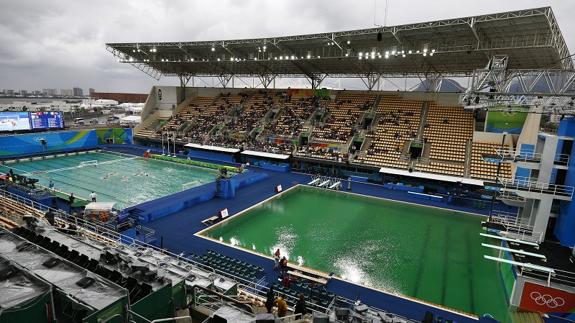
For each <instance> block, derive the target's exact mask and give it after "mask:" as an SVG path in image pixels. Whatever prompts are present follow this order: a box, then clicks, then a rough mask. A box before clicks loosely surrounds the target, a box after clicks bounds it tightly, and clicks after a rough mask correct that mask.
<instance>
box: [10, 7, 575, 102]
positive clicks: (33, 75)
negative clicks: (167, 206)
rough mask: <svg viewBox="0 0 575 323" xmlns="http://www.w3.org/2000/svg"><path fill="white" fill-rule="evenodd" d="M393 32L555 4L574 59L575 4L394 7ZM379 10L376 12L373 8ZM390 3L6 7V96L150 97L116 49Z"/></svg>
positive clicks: (320, 22)
mask: <svg viewBox="0 0 575 323" xmlns="http://www.w3.org/2000/svg"><path fill="white" fill-rule="evenodd" d="M388 4H389V5H388V13H387V25H397V24H405V23H413V22H422V21H429V20H437V19H447V18H456V17H462V16H471V15H478V14H486V13H495V12H501V11H509V10H517V9H526V8H535V7H543V6H551V7H552V8H553V10H554V12H555V16H556V18H557V20H558V21H559V25H560V27H561V29H562V31H563V36H564V38H565V39H566V41H567V44H568V45H569V48H570V50H571V52H573V51H574V50H575V19H573V16H575V1H574V0H433V1H430V0H388ZM374 8H375V9H376V10H374ZM374 12H375V20H376V22H377V23H378V24H383V23H384V16H385V14H384V13H385V0H375V2H374V0H350V1H347V0H320V1H318V0H289V1H284V0H204V1H197V0H97V1H93V0H90V1H88V0H0V89H3V88H6V89H16V90H18V89H29V90H32V89H41V88H58V89H59V88H72V87H73V86H79V87H81V88H84V89H85V90H87V88H88V87H93V88H95V89H96V90H97V91H110V92H145V93H147V92H148V91H149V88H150V86H152V85H154V84H176V83H177V82H176V80H175V79H174V78H162V79H161V80H160V81H159V82H157V81H156V80H154V79H152V78H150V77H148V76H147V75H146V74H144V73H142V72H140V71H138V70H136V69H135V68H133V67H131V66H130V65H128V64H120V63H118V62H117V60H116V59H114V58H113V56H112V55H111V54H110V53H108V52H107V51H106V49H105V45H104V44H105V43H107V42H148V41H192V40H211V39H233V38H254V37H270V36H284V35H291V34H300V33H316V32H330V31H340V30H347V29H358V28H368V27H373V23H374Z"/></svg>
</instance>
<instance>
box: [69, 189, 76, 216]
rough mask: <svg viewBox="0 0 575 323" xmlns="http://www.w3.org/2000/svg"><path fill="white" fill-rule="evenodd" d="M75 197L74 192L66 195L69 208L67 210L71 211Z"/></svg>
mask: <svg viewBox="0 0 575 323" xmlns="http://www.w3.org/2000/svg"><path fill="white" fill-rule="evenodd" d="M75 199H76V198H75V197H74V193H70V196H69V197H68V203H70V209H69V210H68V211H69V212H72V205H73V204H74V200H75Z"/></svg>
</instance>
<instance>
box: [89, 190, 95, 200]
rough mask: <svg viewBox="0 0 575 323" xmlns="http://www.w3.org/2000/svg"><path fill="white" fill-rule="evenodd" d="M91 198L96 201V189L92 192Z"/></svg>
mask: <svg viewBox="0 0 575 323" xmlns="http://www.w3.org/2000/svg"><path fill="white" fill-rule="evenodd" d="M90 199H91V200H92V202H96V193H95V192H94V191H92V193H90Z"/></svg>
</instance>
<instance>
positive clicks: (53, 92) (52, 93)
mask: <svg viewBox="0 0 575 323" xmlns="http://www.w3.org/2000/svg"><path fill="white" fill-rule="evenodd" d="M42 94H43V95H45V96H56V95H57V94H58V91H57V90H56V89H42Z"/></svg>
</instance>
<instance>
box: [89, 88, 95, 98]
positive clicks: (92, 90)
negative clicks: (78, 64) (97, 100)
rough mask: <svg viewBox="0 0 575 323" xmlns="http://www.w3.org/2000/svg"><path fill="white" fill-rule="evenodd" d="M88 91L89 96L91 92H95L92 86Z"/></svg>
mask: <svg viewBox="0 0 575 323" xmlns="http://www.w3.org/2000/svg"><path fill="white" fill-rule="evenodd" d="M88 93H89V94H90V97H91V96H92V94H94V93H96V90H94V89H93V88H89V89H88Z"/></svg>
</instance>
